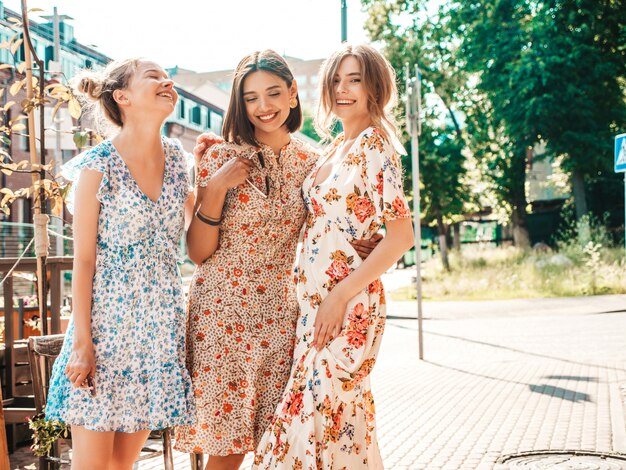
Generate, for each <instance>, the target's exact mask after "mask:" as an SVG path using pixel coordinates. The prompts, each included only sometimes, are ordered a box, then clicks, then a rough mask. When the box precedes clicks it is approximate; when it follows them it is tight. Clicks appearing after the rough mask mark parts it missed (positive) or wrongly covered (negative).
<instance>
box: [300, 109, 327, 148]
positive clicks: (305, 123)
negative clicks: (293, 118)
mask: <svg viewBox="0 0 626 470" xmlns="http://www.w3.org/2000/svg"><path fill="white" fill-rule="evenodd" d="M300 132H302V133H303V134H304V135H306V136H307V137H310V138H311V139H313V140H315V141H316V142H319V141H320V140H322V138H321V136H320V135H319V134H318V133H317V131H316V130H315V125H314V124H313V117H311V115H310V114H308V113H307V112H305V113H304V115H303V119H302V127H301V128H300Z"/></svg>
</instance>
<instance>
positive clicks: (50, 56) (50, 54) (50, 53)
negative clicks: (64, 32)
mask: <svg viewBox="0 0 626 470" xmlns="http://www.w3.org/2000/svg"><path fill="white" fill-rule="evenodd" d="M51 60H54V46H46V49H45V51H44V62H43V63H44V67H45V68H46V70H48V69H49V68H50V61H51Z"/></svg>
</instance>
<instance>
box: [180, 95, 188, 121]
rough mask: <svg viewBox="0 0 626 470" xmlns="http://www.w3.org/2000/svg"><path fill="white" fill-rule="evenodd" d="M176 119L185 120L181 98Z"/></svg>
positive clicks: (183, 101)
mask: <svg viewBox="0 0 626 470" xmlns="http://www.w3.org/2000/svg"><path fill="white" fill-rule="evenodd" d="M178 117H179V118H180V119H185V117H186V115H185V100H184V99H182V98H181V100H180V101H179V102H178Z"/></svg>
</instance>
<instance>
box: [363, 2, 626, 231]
mask: <svg viewBox="0 0 626 470" xmlns="http://www.w3.org/2000/svg"><path fill="white" fill-rule="evenodd" d="M362 3H363V5H364V6H365V7H366V8H367V9H368V13H369V20H368V23H367V29H368V32H369V34H370V36H371V38H372V39H374V40H377V41H381V42H382V43H383V44H384V46H385V53H386V54H387V56H388V58H389V59H390V60H391V62H392V64H393V65H394V66H395V67H396V70H398V71H399V72H400V73H399V75H400V79H401V80H400V83H401V84H402V79H403V78H404V77H403V65H404V63H405V62H409V63H410V64H415V63H419V65H420V68H421V69H422V70H423V75H424V84H425V92H426V93H436V94H437V95H438V96H439V97H440V98H441V100H442V103H443V106H444V109H445V110H446V111H447V113H448V115H449V116H450V118H452V122H453V123H454V125H455V127H456V126H458V124H459V122H458V120H455V119H454V117H455V116H458V111H461V112H462V113H463V114H464V115H465V119H464V121H465V127H463V128H462V131H463V132H462V134H463V138H464V139H465V142H466V144H467V147H468V149H470V150H471V153H472V159H473V160H474V163H475V164H476V166H477V167H479V168H480V171H481V173H482V175H484V180H483V181H482V183H484V184H485V185H486V188H487V189H488V190H489V192H490V193H491V194H492V195H493V197H491V196H489V197H488V199H490V200H494V201H495V202H496V203H497V205H498V207H496V208H495V209H500V210H501V211H504V212H505V213H506V214H508V215H510V216H511V218H512V222H513V224H514V225H516V226H520V227H522V228H523V227H524V226H525V211H526V205H527V203H526V195H525V175H526V159H527V157H526V155H527V151H528V149H529V148H532V147H533V146H534V145H535V144H536V143H538V142H544V143H545V144H546V148H547V153H546V154H545V156H546V157H557V156H558V157H562V161H563V168H564V170H565V171H566V172H568V173H569V174H570V176H572V175H576V178H579V181H582V182H584V183H585V185H586V186H585V187H584V189H585V190H586V191H587V192H589V191H590V190H591V191H592V193H591V194H592V195H593V196H594V197H593V199H592V200H591V207H592V208H594V209H595V212H596V213H603V212H605V211H606V210H609V209H611V208H612V207H614V204H612V203H611V201H614V200H616V199H618V200H619V199H621V197H620V195H619V191H620V189H621V184H620V182H619V177H618V176H615V175H614V174H612V171H611V168H610V165H611V143H612V139H611V136H612V135H614V134H615V133H617V132H618V131H620V130H622V131H623V130H624V129H625V128H626V99H625V98H626V96H625V95H626V94H625V90H626V34H625V33H624V31H626V15H624V11H626V0H548V1H545V2H544V1H538V0H450V1H447V2H433V1H429V0H395V1H392V2H386V1H382V0H362ZM453 110H457V112H454V111H453ZM580 178H582V179H580ZM483 194H485V193H483ZM577 197H580V198H581V200H580V201H577V204H578V203H579V202H580V203H581V207H586V201H585V200H582V199H584V198H585V193H584V192H583V193H580V194H578V193H577ZM615 215H616V216H619V217H620V218H621V214H615Z"/></svg>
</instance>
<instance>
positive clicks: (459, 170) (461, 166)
mask: <svg viewBox="0 0 626 470" xmlns="http://www.w3.org/2000/svg"><path fill="white" fill-rule="evenodd" d="M432 122H434V120H433V121H427V122H426V125H424V126H423V127H422V136H421V139H420V174H421V175H422V178H421V180H422V188H421V189H420V192H421V196H422V201H421V204H422V205H421V209H422V211H423V212H424V213H425V214H426V217H425V218H424V222H425V223H427V224H429V223H432V222H434V221H436V219H437V217H442V218H444V219H445V220H447V221H452V220H453V219H454V217H455V216H458V215H460V214H463V213H464V212H465V208H466V204H467V203H469V202H470V191H469V188H468V187H467V185H466V184H465V182H464V178H465V176H466V174H467V169H466V167H465V157H464V156H463V153H462V152H463V149H464V147H465V144H464V142H463V141H462V140H461V139H459V138H458V137H457V135H456V132H455V129H454V128H453V127H451V126H442V127H439V128H431V127H429V124H431V123H432Z"/></svg>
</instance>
